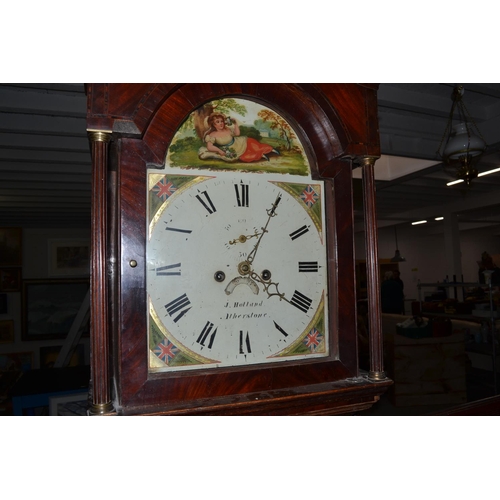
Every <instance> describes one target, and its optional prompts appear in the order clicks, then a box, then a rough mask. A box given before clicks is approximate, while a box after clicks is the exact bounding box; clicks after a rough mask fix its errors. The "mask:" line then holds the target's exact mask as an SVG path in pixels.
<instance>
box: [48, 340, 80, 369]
mask: <svg viewBox="0 0 500 500" xmlns="http://www.w3.org/2000/svg"><path fill="white" fill-rule="evenodd" d="M62 347H63V346H61V345H55V346H44V347H40V368H53V367H54V364H55V362H56V361H57V358H58V357H59V353H60V352H61V349H62ZM84 365H85V346H84V345H83V344H78V345H77V346H75V349H74V351H73V354H72V355H71V359H70V361H69V363H68V365H67V366H84Z"/></svg>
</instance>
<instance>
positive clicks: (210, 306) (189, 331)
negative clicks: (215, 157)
mask: <svg viewBox="0 0 500 500" xmlns="http://www.w3.org/2000/svg"><path fill="white" fill-rule="evenodd" d="M151 175H154V176H155V177H151V179H152V180H151V181H150V187H151V186H153V187H152V188H151V193H153V194H150V196H155V195H154V193H155V192H156V193H157V194H158V195H159V196H160V199H159V200H158V201H157V203H156V205H157V209H152V207H151V206H150V207H149V212H150V217H151V221H150V224H149V227H148V231H149V238H148V243H147V249H146V253H147V262H146V273H147V276H146V282H147V292H148V296H149V311H148V312H149V314H148V317H149V328H148V331H149V347H150V369H151V370H152V371H174V370H186V369H189V370H193V369H199V368H203V369H205V368H218V367H226V366H239V365H251V364H256V363H272V362H285V361H290V360H295V359H306V358H311V357H324V356H327V355H328V354H329V349H328V335H327V332H328V324H327V322H328V315H327V310H328V307H327V298H328V296H327V265H326V263H327V256H326V244H325V240H326V238H325V228H324V213H323V212H324V200H323V185H322V183H321V182H319V181H305V183H304V181H303V182H302V183H300V184H298V183H295V184H293V183H283V182H282V179H283V178H282V177H278V178H272V177H270V176H263V175H255V174H254V175H252V174H245V173H241V174H229V173H221V174H219V175H218V176H217V177H200V176H197V177H194V176H181V175H167V176H165V174H164V173H163V174H161V175H160V174H158V173H156V174H150V176H151ZM280 181H281V182H280ZM163 200H164V201H163ZM160 203H161V204H160Z"/></svg>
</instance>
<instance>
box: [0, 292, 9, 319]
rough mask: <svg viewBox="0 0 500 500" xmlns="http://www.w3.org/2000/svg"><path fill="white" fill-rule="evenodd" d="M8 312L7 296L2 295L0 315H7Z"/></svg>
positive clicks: (0, 297) (0, 298) (0, 296)
mask: <svg viewBox="0 0 500 500" xmlns="http://www.w3.org/2000/svg"><path fill="white" fill-rule="evenodd" d="M8 310H9V309H8V307H7V294H6V293H0V314H7V312H8Z"/></svg>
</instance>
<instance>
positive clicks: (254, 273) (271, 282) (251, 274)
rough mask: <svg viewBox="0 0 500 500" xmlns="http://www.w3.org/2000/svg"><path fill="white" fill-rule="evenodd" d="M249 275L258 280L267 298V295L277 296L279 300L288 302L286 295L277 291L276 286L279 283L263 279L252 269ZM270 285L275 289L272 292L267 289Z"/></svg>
mask: <svg viewBox="0 0 500 500" xmlns="http://www.w3.org/2000/svg"><path fill="white" fill-rule="evenodd" d="M250 277H251V278H252V279H253V280H254V281H257V282H259V283H260V284H261V285H262V286H263V287H264V292H266V293H267V298H269V297H279V298H280V300H285V301H286V302H290V301H289V300H288V299H287V298H286V297H285V294H284V293H281V292H280V291H279V288H278V285H279V283H275V282H274V281H271V280H267V281H266V280H263V279H262V278H261V277H260V276H259V275H258V274H257V273H256V272H254V271H252V272H251V273H250ZM271 286H274V288H275V291H274V292H270V291H269V288H270V287H271Z"/></svg>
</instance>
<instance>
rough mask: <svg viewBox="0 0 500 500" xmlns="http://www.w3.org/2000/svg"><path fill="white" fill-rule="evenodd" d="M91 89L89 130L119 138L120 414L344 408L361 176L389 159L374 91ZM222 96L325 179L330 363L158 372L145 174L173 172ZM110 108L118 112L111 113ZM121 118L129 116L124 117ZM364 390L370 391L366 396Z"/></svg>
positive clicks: (115, 184)
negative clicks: (290, 144) (151, 334)
mask: <svg viewBox="0 0 500 500" xmlns="http://www.w3.org/2000/svg"><path fill="white" fill-rule="evenodd" d="M92 85H94V84H91V86H89V88H88V94H89V103H90V105H89V106H90V107H89V115H88V116H89V118H88V124H89V128H91V127H93V128H94V129H95V128H99V127H100V128H110V129H112V130H113V144H112V148H111V160H110V164H111V171H110V190H109V191H110V193H111V194H110V196H109V207H108V211H109V214H110V215H109V221H110V222H109V228H110V231H109V235H108V238H109V248H110V249H111V250H110V253H111V255H110V257H111V259H110V260H111V261H113V257H116V261H117V266H116V268H115V269H111V273H110V275H111V283H110V290H111V293H112V297H111V300H110V304H111V308H110V309H111V311H112V318H111V320H112V321H111V323H112V345H113V349H112V363H111V366H112V376H113V377H114V379H115V382H114V387H115V392H116V394H115V395H114V405H115V408H116V409H117V411H118V413H122V414H137V413H141V414H144V413H149V414H155V413H170V414H175V413H180V414H183V413H203V412H204V411H205V412H208V413H212V414H217V413H222V414H233V413H245V412H246V413H249V414H253V413H256V414H258V413H267V414H269V413H271V414H280V413H281V414H283V413H285V414H286V413H290V412H291V406H293V405H294V404H295V405H297V402H298V401H299V400H302V401H303V404H305V405H306V406H307V404H310V403H311V402H312V401H313V400H314V401H315V402H314V404H315V405H316V406H317V408H318V411H322V410H321V408H323V407H326V406H328V405H330V406H335V403H333V402H332V401H331V400H332V394H333V392H332V390H333V389H334V386H336V387H337V388H336V389H335V390H336V391H337V392H339V393H345V392H346V391H347V392H348V390H349V388H348V384H347V385H346V384H345V381H346V380H349V379H355V378H356V377H358V375H359V371H358V361H357V344H356V322H355V314H354V311H355V274H354V272H355V271H354V269H355V268H354V247H353V198H352V179H351V169H352V161H353V159H355V158H356V157H359V156H363V155H377V154H378V153H379V143H378V136H377V133H376V130H375V131H374V130H373V126H370V125H369V124H370V123H373V118H374V116H373V114H374V113H375V114H376V108H374V107H373V106H372V105H371V104H373V103H374V102H376V87H375V86H370V85H365V86H363V85H355V84H338V85H328V84H324V85H313V84H307V85H297V84H279V85H278V84H248V85H242V84H185V85H166V84H165V85H150V86H149V87H147V86H146V84H144V85H142V86H141V85H138V86H135V87H134V86H130V85H129V86H127V85H126V84H116V88H113V86H112V85H109V86H95V87H92ZM120 85H121V86H122V87H120ZM129 87H132V88H131V89H130V88H129ZM139 87H140V88H139ZM119 90H121V91H122V92H119ZM145 90H148V91H149V92H145ZM113 91H115V92H113ZM131 93H132V94H133V96H132V98H131V97H130V96H131ZM141 93H142V95H141ZM103 96H104V97H106V99H107V101H105V102H106V106H107V109H106V111H107V113H97V112H95V111H96V110H98V108H99V106H100V107H101V108H100V109H103V108H102V102H103V101H102V98H103ZM118 96H119V97H118ZM222 97H238V98H242V99H246V100H250V101H255V102H258V103H261V104H263V105H265V106H267V107H269V108H271V109H273V110H275V111H276V113H278V114H280V115H281V116H283V117H285V118H286V120H287V121H288V122H289V123H290V124H292V126H293V128H294V130H295V132H296V133H297V134H298V135H299V136H300V137H299V139H300V141H301V143H302V144H303V145H304V148H305V150H306V153H307V156H308V159H309V164H310V166H311V176H312V178H313V179H316V180H323V181H324V185H325V204H326V210H325V211H326V225H327V235H328V236H327V237H328V242H327V244H328V247H327V252H328V262H329V278H328V281H329V283H328V287H329V297H330V301H329V317H330V332H329V337H330V355H329V357H327V358H320V359H317V360H301V361H297V362H286V363H280V364H273V365H268V364H262V365H252V366H248V367H245V366H243V367H242V366H237V367H228V368H224V369H220V370H213V369H212V370H197V371H196V372H190V371H183V372H176V373H168V374H164V373H151V372H150V371H149V370H148V359H147V355H148V354H147V353H148V345H147V333H146V332H147V316H146V311H147V293H146V278H145V276H146V264H145V252H146V237H147V236H146V220H147V219H146V208H147V202H146V201H147V200H146V189H145V186H146V176H147V170H148V168H162V167H163V166H164V161H165V157H166V153H167V149H168V147H169V144H170V143H171V141H172V138H173V137H174V134H175V133H176V131H177V130H178V129H179V127H180V126H181V124H182V123H183V121H184V120H185V119H186V117H188V116H189V114H190V113H191V112H192V111H193V110H195V109H197V108H199V107H200V106H201V105H203V104H204V103H206V102H208V101H211V100H214V99H220V98H222ZM113 99H115V101H113ZM92 106H94V108H93V107H92ZM112 108H114V111H115V113H113V112H111V111H112ZM120 114H121V118H120V119H116V117H117V116H120ZM375 122H376V118H375ZM113 253H116V256H114V255H113ZM131 263H134V267H133V266H132V265H131ZM334 392H335V391H334ZM358 392H362V391H361V389H360V390H358ZM322 395H323V396H322ZM327 395H328V396H327ZM359 397H360V400H363V398H364V399H365V401H368V400H370V399H373V396H370V395H366V396H359ZM321 398H323V399H322V400H321ZM285 400H288V403H286V402H284V401H285ZM307 401H309V403H307ZM299 406H300V404H299ZM203 408H205V410H203ZM208 408H210V410H209V409H208Z"/></svg>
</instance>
